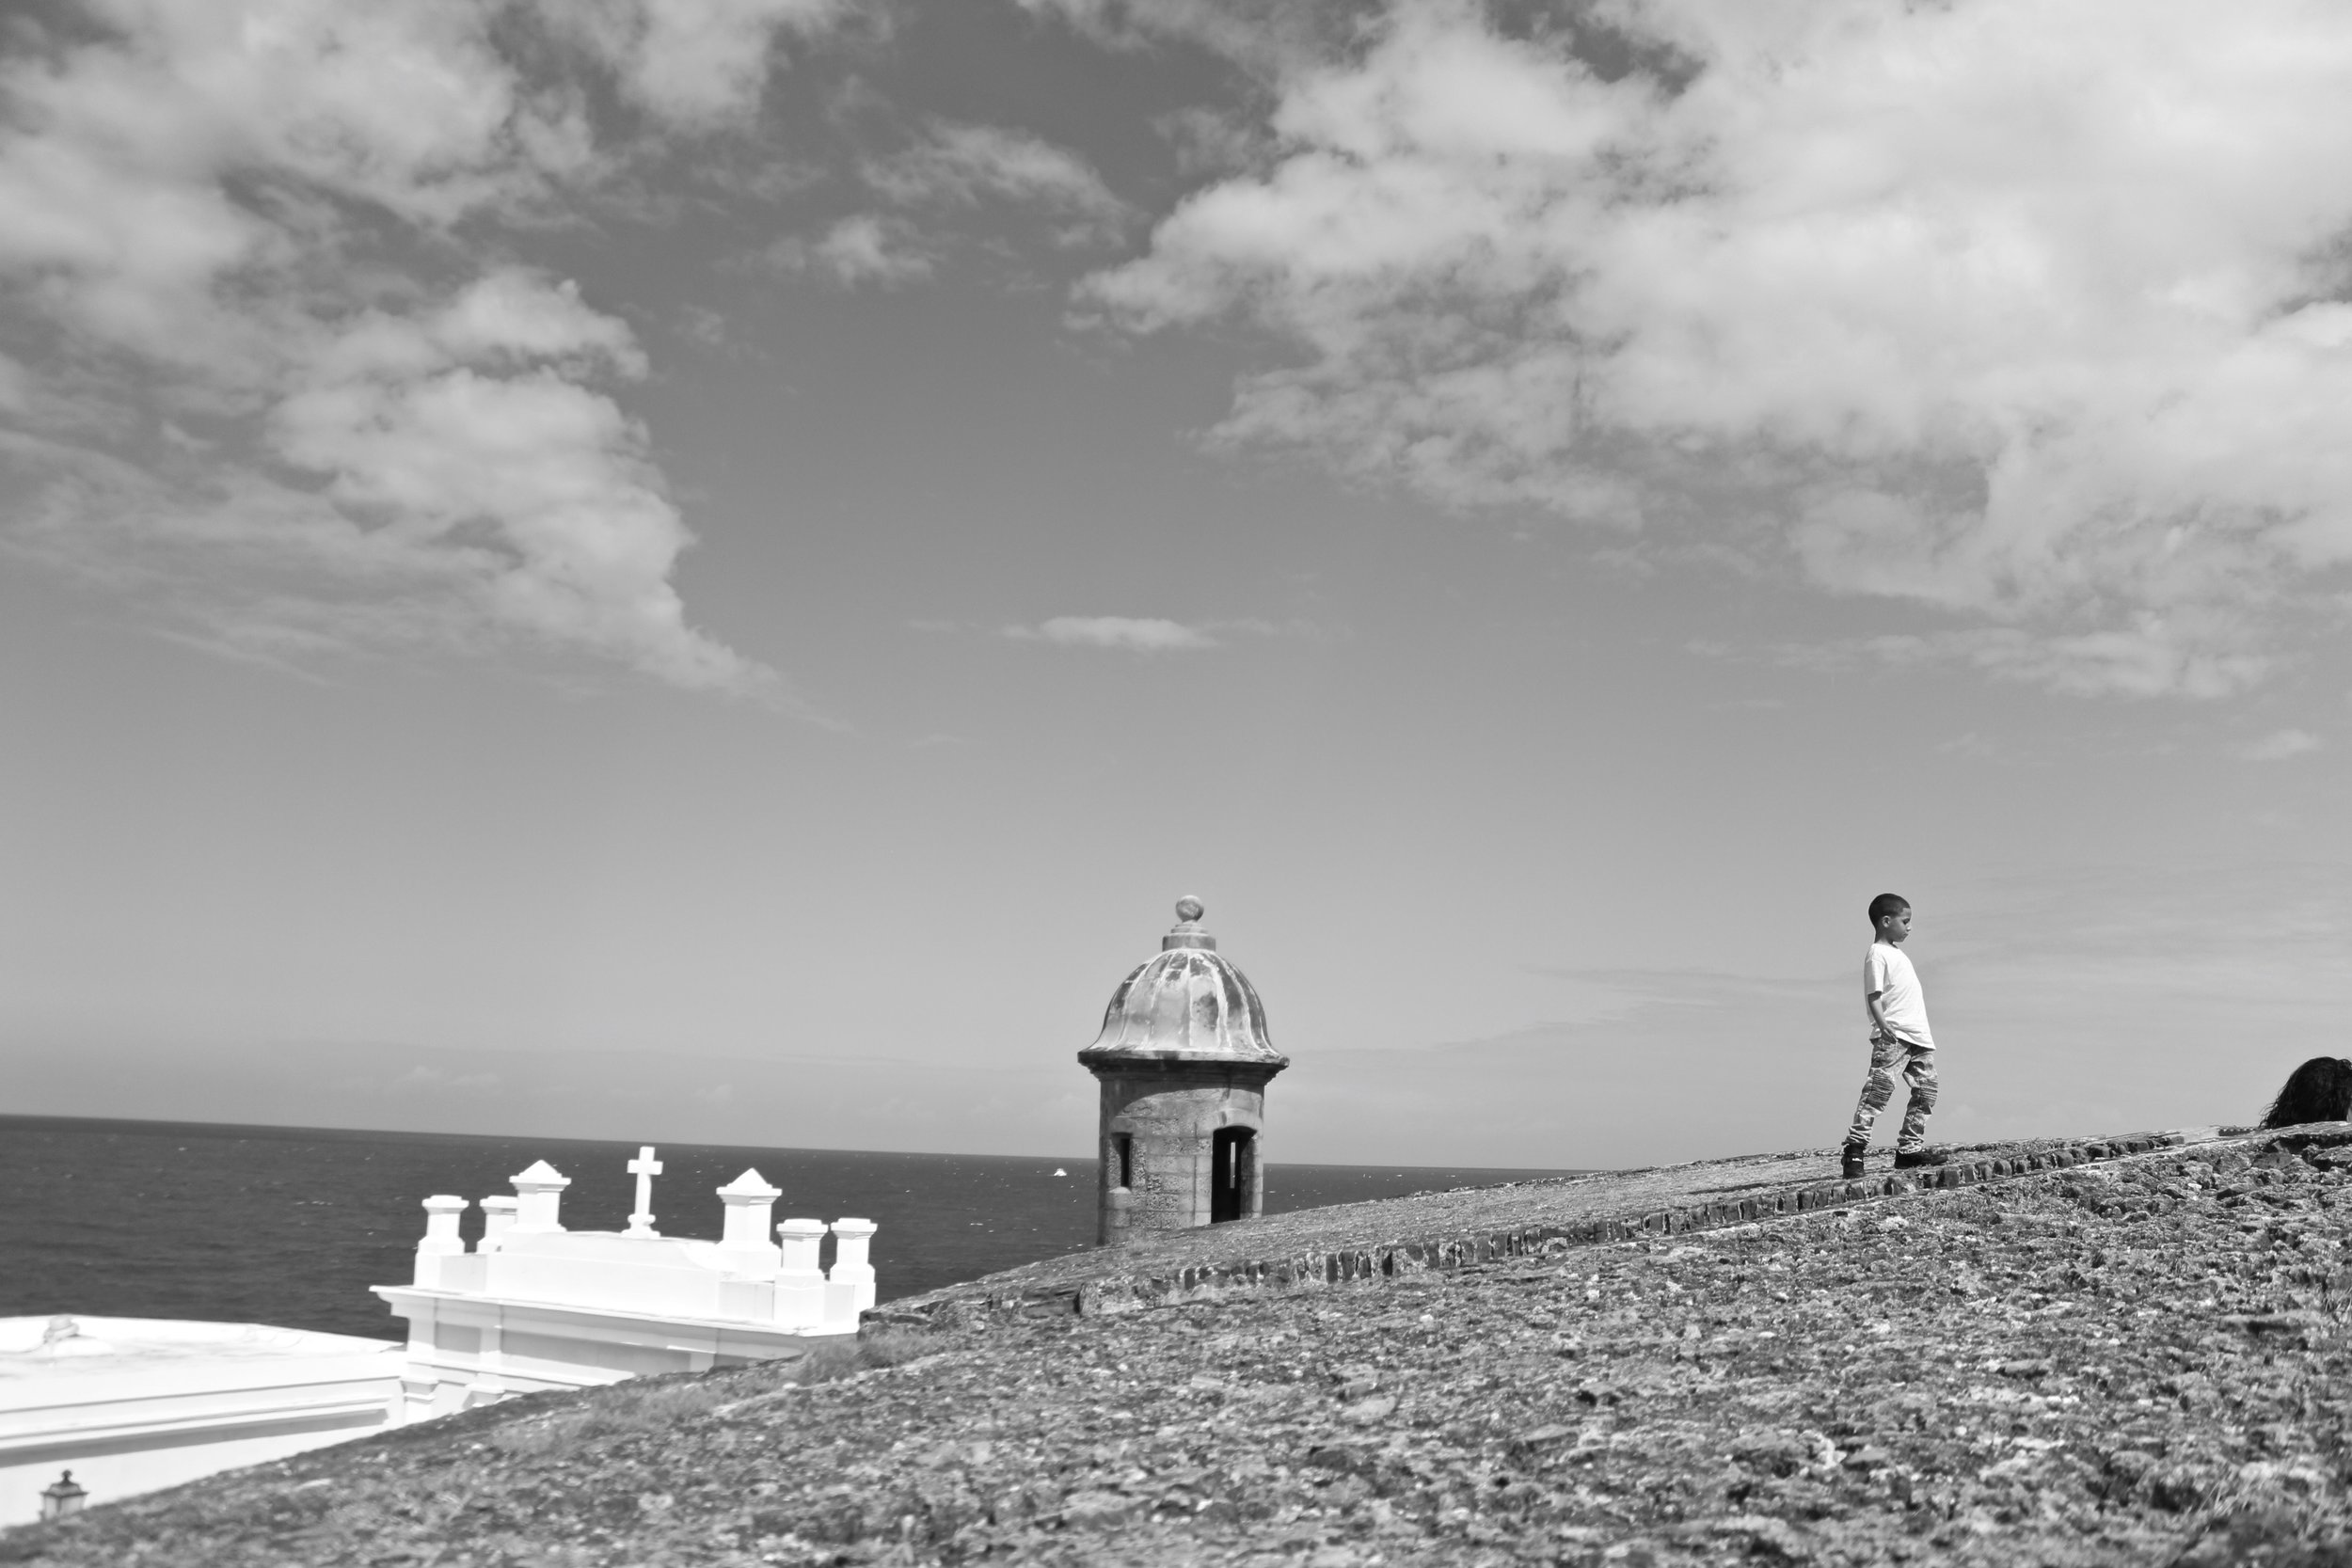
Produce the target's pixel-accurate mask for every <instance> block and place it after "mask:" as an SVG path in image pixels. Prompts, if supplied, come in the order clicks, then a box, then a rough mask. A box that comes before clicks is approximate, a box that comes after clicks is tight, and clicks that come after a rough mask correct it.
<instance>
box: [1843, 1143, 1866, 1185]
mask: <svg viewBox="0 0 2352 1568" xmlns="http://www.w3.org/2000/svg"><path fill="white" fill-rule="evenodd" d="M1862 1152H1863V1146H1862V1145H1860V1144H1848V1145H1847V1146H1846V1163H1845V1177H1846V1180H1849V1181H1858V1180H1861V1179H1862Z"/></svg>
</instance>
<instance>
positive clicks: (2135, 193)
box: [1041, 0, 2352, 695]
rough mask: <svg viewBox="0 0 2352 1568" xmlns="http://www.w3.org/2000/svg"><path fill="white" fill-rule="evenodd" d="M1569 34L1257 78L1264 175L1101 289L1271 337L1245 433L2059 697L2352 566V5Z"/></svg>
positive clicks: (1861, 13)
mask: <svg viewBox="0 0 2352 1568" xmlns="http://www.w3.org/2000/svg"><path fill="white" fill-rule="evenodd" d="M1041 3H1042V0H1041ZM1058 8H1060V9H1063V10H1066V11H1071V12H1073V13H1076V14H1077V15H1078V16H1079V18H1080V20H1082V21H1090V22H1091V23H1092V24H1095V25H1097V26H1100V25H1101V24H1102V22H1101V16H1100V15H1098V14H1097V13H1098V12H1099V11H1100V9H1101V8H1097V7H1092V6H1089V5H1083V4H1077V3H1076V0H1066V3H1064V4H1061V5H1060V6H1059V7H1058ZM1194 9H1195V10H1200V9H1201V8H1194ZM1187 14H1189V13H1187ZM1204 14H1210V13H1204ZM1214 14H1215V15H1216V17H1217V18H1218V19H1219V20H1217V21H1216V24H1215V26H1214V27H1211V26H1210V24H1208V23H1205V22H1203V23H1201V24H1200V26H1201V28H1202V29H1204V30H1205V32H1207V33H1215V32H1216V30H1217V29H1224V30H1228V31H1230V28H1231V26H1232V14H1233V13H1232V12H1226V11H1216V12H1214ZM1579 26H1581V27H1582V28H1584V29H1585V31H1584V32H1582V33H1581V34H1580V33H1579V32H1578V30H1577V29H1576V28H1571V27H1563V28H1561V29H1559V30H1557V31H1554V32H1548V33H1544V34H1540V35H1537V36H1533V37H1530V36H1524V35H1520V34H1512V33H1506V32H1505V31H1503V30H1502V28H1501V27H1500V26H1499V25H1498V24H1496V23H1495V22H1494V21H1493V20H1492V19H1491V17H1490V15H1489V13H1487V12H1486V11H1485V10H1483V9H1482V8H1479V7H1478V6H1477V5H1475V4H1472V3H1470V0H1393V3H1392V4H1391V6H1390V7H1389V8H1388V9H1387V11H1386V12H1385V21H1384V23H1383V24H1382V25H1381V26H1380V27H1379V28H1377V29H1375V31H1374V32H1372V33H1371V34H1369V35H1366V40H1367V41H1365V42H1363V43H1362V44H1361V45H1359V47H1356V48H1353V49H1350V50H1345V51H1339V50H1332V49H1329V48H1324V49H1323V50H1322V51H1321V52H1320V54H1319V55H1317V56H1316V57H1315V59H1314V61H1313V63H1310V64H1299V63H1296V60H1295V58H1294V57H1292V56H1288V55H1286V56H1284V59H1285V62H1286V63H1285V64H1284V65H1283V66H1282V67H1281V73H1280V75H1279V86H1278V91H1277V93H1276V96H1275V102H1274V107H1273V109H1272V111H1271V116H1270V130H1271V131H1272V133H1273V134H1274V135H1276V137H1278V138H1279V147H1280V149H1281V152H1280V155H1279V157H1277V158H1275V159H1274V160H1273V161H1272V162H1271V163H1270V165H1268V166H1263V167H1262V168H1261V169H1259V170H1258V171H1256V172H1252V173H1249V174H1247V175H1243V176H1237V177H1233V178H1230V179H1227V180H1224V181H1222V182H1218V183H1216V184H1214V185H1212V186H1210V187H1209V188H1207V189H1205V190H1202V191H1200V193H1198V194H1196V195H1195V196H1194V197H1192V198H1189V199H1187V200H1186V201H1184V203H1182V204H1181V205H1180V206H1179V207H1178V208H1177V209H1176V210H1175V211H1174V212H1173V213H1172V214H1169V215H1168V218H1167V219H1166V220H1165V221H1164V222H1163V223H1162V224H1161V225H1160V227H1159V229H1158V230H1157V232H1156V234H1155V236H1154V240H1153V245H1152V251H1151V253H1150V254H1149V255H1148V256H1146V257H1144V258H1142V259H1140V260H1138V261H1135V262H1133V263H1130V264H1128V265H1125V266H1122V267H1120V268H1118V269H1115V270H1113V271H1111V272H1109V273H1106V274H1104V275H1103V276H1101V277H1098V278H1096V279H1095V280H1094V281H1093V283H1092V284H1091V287H1090V289H1089V294H1088V297H1089V300H1090V301H1091V302H1092V304H1093V305H1094V306H1096V307H1098V308H1100V309H1104V310H1105V311H1107V312H1108V313H1109V314H1110V315H1111V316H1112V317H1113V318H1114V319H1116V320H1117V321H1119V322H1120V323H1122V324H1124V325H1127V326H1128V327H1130V328H1132V329H1136V330H1142V331H1149V330H1155V329H1160V328H1165V327H1168V326H1173V325H1183V324H1188V323H1194V322H1199V321H1202V320H1204V319H1208V318H1211V317H1214V316H1217V315H1220V314H1227V313H1233V314H1239V315H1242V316H1244V317H1246V318H1248V319H1251V320H1254V321H1256V322H1258V323H1261V324H1263V325H1266V326H1268V327H1270V328H1272V329H1274V330H1275V331H1276V332H1278V333H1279V335H1280V336H1281V338H1282V339H1283V340H1284V341H1287V342H1289V343H1290V344H1292V345H1293V346H1294V347H1295V350H1296V360H1295V363H1294V364H1292V365H1290V366H1288V367H1286V368H1284V369H1280V370H1277V371H1271V372H1265V373H1263V374H1260V375H1258V376H1256V377H1254V378H1253V379H1251V380H1249V381H1248V382H1247V383H1246V384H1245V386H1244V387H1243V388H1242V391H1241V394H1240V397H1239V399H1238V402H1237V403H1236V404H1235V406H1234V408H1233V410H1232V414H1231V416H1230V417H1229V419H1228V420H1226V422H1225V424H1224V426H1223V427H1222V434H1223V436H1225V437H1226V438H1227V439H1229V440H1234V441H1265V442H1275V443H1283V444H1298V445H1304V446H1308V447H1311V448H1314V449H1317V450H1320V451H1323V452H1325V453H1326V454H1327V456H1328V457H1329V458H1330V459H1331V460H1332V461H1333V462H1334V463H1335V464H1337V465H1338V466H1340V467H1343V468H1345V469H1347V470H1350V471H1354V472H1358V473H1364V474H1373V475H1379V476H1385V477H1389V478H1392V479H1395V480H1397V481H1399V482H1401V483H1406V484H1408V485H1411V486H1413V487H1415V488H1417V489H1419V490H1420V491H1421V492H1422V493H1423V494H1425V495H1427V496H1430V497H1432V498H1434V499H1438V500H1439V501H1442V502H1444V503H1447V504H1452V505H1465V506H1468V505H1486V504H1496V503H1502V504H1515V505H1526V504H1534V505H1538V506H1543V507H1548V508H1551V509H1554V510H1556V511H1558V512H1560V513H1563V514H1565V515H1571V516H1575V517H1578V518H1581V519H1583V520H1586V521H1589V522H1591V523H1594V524H1597V525H1601V526H1606V527H1610V528H1613V529H1640V530H1643V531H1646V532H1648V533H1651V534H1658V535H1669V536H1671V535H1677V534H1702V535H1711V536H1714V537H1716V538H1717V539H1719V540H1721V541H1724V542H1727V543H1729V544H1732V545H1734V546H1737V547H1738V548H1740V549H1741V550H1742V551H1744V552H1747V553H1749V554H1751V555H1756V554H1762V555H1766V556H1773V557H1778V558H1780V559H1783V560H1786V561H1788V562H1790V563H1792V564H1793V565H1794V566H1795V567H1796V568H1797V569H1799V570H1801V571H1802V572H1803V573H1804V574H1805V575H1806V576H1807V577H1809V578H1811V579H1812V580H1813V581H1815V582H1816V583H1819V584H1820V585H1822V586H1825V587H1827V588H1829V589H1832V590H1834V591H1838V592H1844V593H1855V594H1882V595H1893V596H1898V597H1902V598H1907V599H1912V600H1915V601H1919V602H1922V603H1924V604H1926V605H1929V606H1932V607H1935V608H1936V609H1937V610H1940V611H1942V612H1945V613H1946V614H1947V616H1949V617H1951V618H1956V619H1957V620H1959V621H1960V622H1962V623H1963V625H1967V624H1973V625H1974V626H1978V627H1979V628H1990V629H1994V630H1998V631H2000V632H2002V633H2003V634H2004V636H2005V638H2006V639H2007V640H2006V641H1993V642H1987V643H1986V644H1984V646H1983V647H1982V648H1981V649H1979V651H1978V654H1977V655H1976V656H1975V657H1979V662H1982V663H1984V664H1985V665H1987V666H1988V667H1989V668H1992V669H1994V670H1995V671H1997V672H1998V673H2005V674H2010V675H2015V676H2019V677H2021V678H2026V679H2032V680H2036V681H2039V682H2042V683H2043V684H2045V685H2049V686H2052V687H2055V688H2057V689H2066V690H2077V691H2117V690H2121V691H2137V692H2150V693H2153V692H2174V693H2188V694H2205V695H2217V694H2220V693H2223V692H2226V691H2229V690H2233V689H2237V688H2239V687H2242V686H2243V685H2245V684H2247V683H2248V682H2249V681H2251V680H2254V679H2257V678H2259V677H2260V676H2261V674H2262V673H2264V672H2265V671H2266V670H2267V669H2269V668H2271V667H2272V666H2273V665H2274V664H2275V662H2276V660H2277V657H2278V656H2279V654H2280V649H2281V644H2282V639H2284V638H2285V637H2287V636H2288V635H2289V634H2290V633H2291V631H2292V629H2293V628H2294V627H2295V626H2296V625H2297V624H2298V618H2299V617H2300V616H2301V614H2302V612H2303V611H2304V610H2305V609H2306V608H2307V604H2306V598H2307V593H2308V592H2309V590H2307V587H2306V585H2307V584H2310V583H2312V581H2313V580H2314V578H2315V577H2316V575H2317V574H2320V573H2323V572H2326V571H2328V570H2330V569H2333V568H2338V567H2341V566H2342V565H2344V564H2346V563H2347V562H2352V303H2347V302H2346V300H2345V297H2344V296H2345V295H2346V293H2347V291H2348V290H2352V268H2347V264H2346V254H2347V252H2346V248H2345V247H2346V242H2347V237H2352V173H2347V171H2352V119H2348V118H2347V117H2345V116H2344V114H2343V113H2342V109H2341V105H2342V104H2343V103H2344V102H2345V101H2346V99H2347V97H2352V12H2347V11H2345V10H2344V9H2343V8H2338V7H2329V6H2324V5H2315V4H2310V3H2306V0H2253V3H2251V4H2250V5H2249V7H2241V8H2226V9H2225V8H2213V7H2210V6H2206V5H2201V4H2195V3H2190V0H2130V3H2128V4H2126V3H2124V0H1954V3H1952V4H1947V5H1939V6H1933V7H1889V6H1882V5H1879V4H1876V3H1875V0H1810V3H1791V4H1787V5H1774V6H1745V7H1715V8H1689V7H1674V6H1666V5H1660V4H1652V3H1649V0H1615V3H1613V4H1609V5H1605V6H1603V7H1600V8H1596V9H1595V10H1594V11H1593V12H1592V13H1590V15H1588V16H1586V17H1584V18H1583V19H1582V20H1581V22H1580V23H1579ZM1595 27H1598V28H1600V29H1601V30H1603V31H1605V32H1607V33H1608V34H1609V36H1608V37H1607V38H1600V37H1598V36H1597V34H1596V33H1595V32H1594V31H1593V29H1594V28H1595ZM1580 39H1581V46H1582V47H1583V48H1584V50H1585V54H1584V55H1580V54H1579V53H1578V52H1577V49H1578V47H1579V40H1580ZM1604 45H1605V46H1606V47H1603V46H1604ZM1604 55H1614V56H1615V64H1614V65H1613V68H1612V71H1611V73H1609V74H1606V75H1605V74H1604V73H1603V72H1602V71H1599V70H1597V69H1596V68H1595V66H1594V65H1593V64H1592V63H1591V60H1592V59H1597V58H1601V57H1603V56H1604ZM1628 63H1630V64H1631V67H1632V69H1621V68H1622V67H1624V66H1625V65H1626V64H1628Z"/></svg>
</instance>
